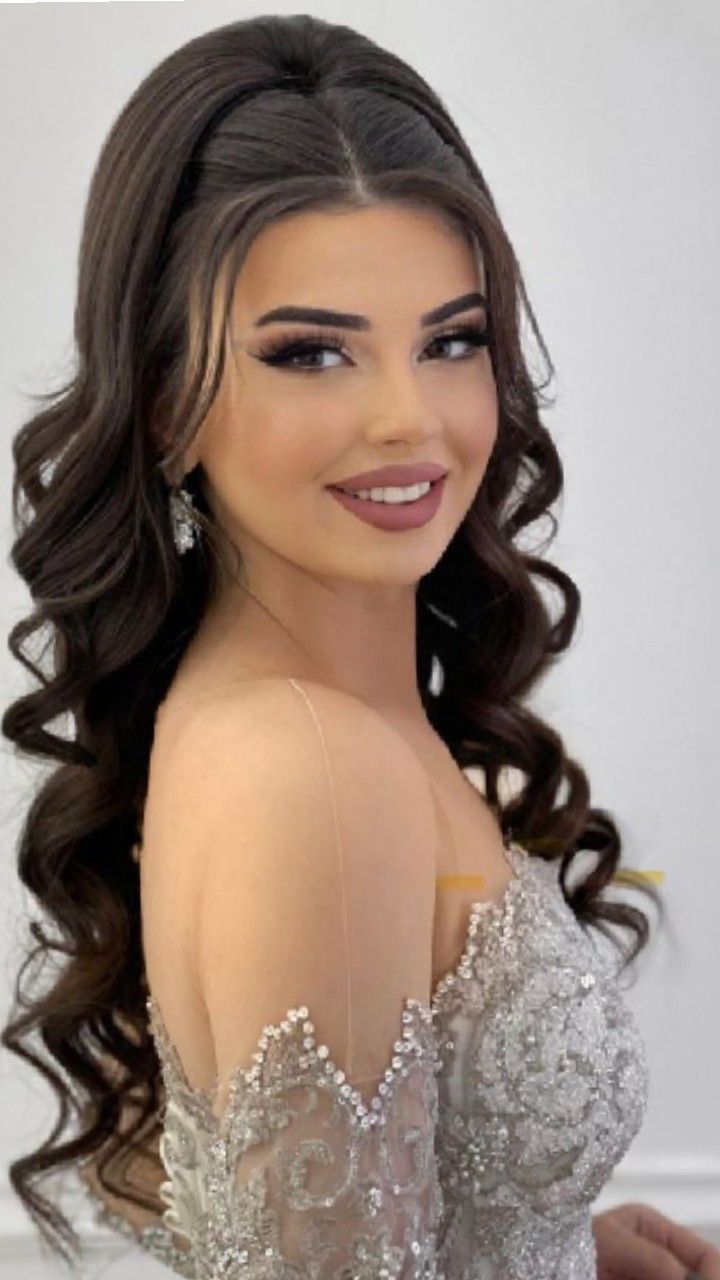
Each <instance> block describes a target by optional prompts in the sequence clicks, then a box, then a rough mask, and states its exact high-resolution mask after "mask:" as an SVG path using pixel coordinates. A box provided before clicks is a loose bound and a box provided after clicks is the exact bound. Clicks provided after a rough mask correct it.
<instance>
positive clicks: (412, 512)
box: [327, 472, 447, 532]
mask: <svg viewBox="0 0 720 1280" xmlns="http://www.w3.org/2000/svg"><path fill="white" fill-rule="evenodd" d="M446 475H447V473H446V472H445V473H443V474H441V476H440V478H439V479H438V480H436V481H435V483H434V484H432V485H431V487H430V489H429V491H428V492H427V493H425V494H423V496H422V497H421V498H416V499H415V500H414V501H410V502H373V500H372V498H354V497H353V496H352V495H351V494H349V493H345V492H344V490H342V489H336V488H334V487H332V486H329V485H328V486H327V489H328V493H331V494H332V496H333V498H335V499H336V501H337V502H339V503H340V505H341V506H343V507H345V509H346V511H350V512H352V514H353V515H354V516H357V517H358V518H359V519H360V520H364V521H365V523H366V524H371V525H374V526H375V528H376V529H386V530H388V531H391V532H396V531H399V530H401V529H416V528H417V527H418V526H419V525H423V524H427V522H428V520H432V518H433V516H434V515H435V512H436V511H437V509H438V507H439V506H440V502H441V499H442V495H443V491H444V488H445V479H446ZM386 483H387V482H386ZM395 483H397V481H396V482H395ZM406 483H407V482H406ZM411 483H418V481H414V482H411ZM359 487H361V488H365V487H367V488H372V487H373V486H372V485H368V486H365V485H362V486H359ZM400 487H404V486H400Z"/></svg>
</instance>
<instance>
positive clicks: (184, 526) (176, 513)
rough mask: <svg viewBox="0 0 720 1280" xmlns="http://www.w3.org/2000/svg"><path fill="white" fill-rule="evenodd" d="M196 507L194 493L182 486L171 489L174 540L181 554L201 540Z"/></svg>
mask: <svg viewBox="0 0 720 1280" xmlns="http://www.w3.org/2000/svg"><path fill="white" fill-rule="evenodd" d="M196 514H197V510H196V507H195V505H194V503H193V500H192V494H191V493H189V492H188V490H187V489H183V488H182V486H180V487H179V488H174V489H171V490H170V519H171V523H172V534H173V541H174V543H175V546H176V547H177V549H178V551H179V552H180V555H184V554H185V552H186V551H189V550H190V548H191V547H192V546H193V545H194V544H195V542H196V541H197V542H199V541H200V527H199V525H198V523H197V521H196V519H195V516H196Z"/></svg>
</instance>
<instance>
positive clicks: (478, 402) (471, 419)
mask: <svg viewBox="0 0 720 1280" xmlns="http://www.w3.org/2000/svg"><path fill="white" fill-rule="evenodd" d="M452 422H453V436H454V442H455V452H456V454H457V457H458V458H459V460H460V462H461V463H462V464H463V465H464V466H465V467H467V468H468V469H469V470H473V469H475V470H477V469H481V470H482V469H484V468H485V466H486V465H487V462H488V459H489V458H490V455H491V453H492V451H493V447H494V445H495V441H496V439H497V433H498V401H497V393H496V388H495V383H494V381H492V380H491V379H490V378H485V379H483V381H482V383H481V384H480V385H479V386H475V387H474V388H473V391H472V394H465V395H464V396H463V397H462V398H461V399H458V401H457V403H456V405H455V407H454V413H453V416H452Z"/></svg>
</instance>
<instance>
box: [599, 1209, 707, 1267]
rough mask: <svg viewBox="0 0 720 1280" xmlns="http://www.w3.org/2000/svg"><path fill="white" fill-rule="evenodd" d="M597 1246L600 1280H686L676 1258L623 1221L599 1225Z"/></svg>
mask: <svg viewBox="0 0 720 1280" xmlns="http://www.w3.org/2000/svg"><path fill="white" fill-rule="evenodd" d="M597 1246H598V1248H597V1262H598V1267H597V1274H598V1280H686V1276H687V1268H686V1267H685V1266H683V1264H682V1263H680V1262H678V1261H677V1258H673V1257H672V1255H671V1254H669V1253H668V1252H667V1250H666V1249H664V1248H663V1246H662V1245H658V1244H654V1243H653V1242H652V1241H650V1240H645V1239H643V1237H642V1236H640V1235H638V1234H637V1233H636V1232H635V1231H633V1230H631V1229H630V1228H629V1227H626V1226H624V1225H623V1224H622V1223H620V1222H617V1221H615V1222H606V1223H604V1224H602V1225H601V1226H600V1228H599V1233H598V1236H597Z"/></svg>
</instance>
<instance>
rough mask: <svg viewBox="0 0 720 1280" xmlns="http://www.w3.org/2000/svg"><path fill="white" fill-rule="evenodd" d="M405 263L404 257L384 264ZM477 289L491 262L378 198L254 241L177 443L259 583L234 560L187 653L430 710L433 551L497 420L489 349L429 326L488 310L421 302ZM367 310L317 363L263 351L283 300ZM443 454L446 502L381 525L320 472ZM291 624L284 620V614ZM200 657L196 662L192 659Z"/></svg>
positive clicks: (297, 328) (430, 218) (470, 484)
mask: <svg viewBox="0 0 720 1280" xmlns="http://www.w3.org/2000/svg"><path fill="white" fill-rule="evenodd" d="M388 264H392V269H391V270H389V269H388ZM477 289H479V290H480V292H481V293H484V289H485V280H484V273H483V269H482V264H481V263H479V262H478V261H477V259H476V256H475V254H474V252H473V250H472V249H471V247H470V245H469V244H468V243H467V241H466V240H465V238H464V237H462V236H461V235H460V234H459V233H458V232H457V231H456V230H455V229H453V228H451V227H449V226H448V225H447V224H446V223H445V222H444V220H442V219H441V218H440V217H439V216H437V215H435V214H434V213H430V212H428V211H426V210H418V211H415V210H409V209H408V208H406V207H403V208H399V207H397V206H392V205H389V204H388V205H383V206H380V207H373V208H369V209H363V210H360V211H352V212H348V211H343V212H332V213H331V212H326V211H323V212H322V213H319V212H313V213H307V214H302V215H293V216H292V217H289V218H286V219H281V220H278V221H277V222H275V223H274V224H272V225H271V226H270V227H268V228H266V229H265V230H264V231H263V232H262V233H261V234H260V235H259V236H258V238H257V239H256V240H255V241H254V242H253V244H252V246H251V248H250V251H249V253H248V255H247V257H246V260H245V262H244V263H243V267H242V270H241V274H240V277H239V279H238V282H237V287H236V292H235V296H234V300H233V311H232V322H233V339H232V345H231V347H230V353H229V354H230V357H231V358H230V359H228V361H227V363H226V366H225V371H224V376H223V380H222V384H221V386H220V388H219V391H218V394H217V396H216V397H215V400H214V402H213V405H212V407H211V410H210V412H209V413H208V415H207V416H206V418H205V420H204V422H203V424H202V425H201V427H200V430H199V431H198V433H197V434H196V436H195V439H194V440H193V442H192V445H191V446H190V448H189V449H188V450H187V452H186V455H185V459H184V470H185V471H188V470H190V469H191V468H192V467H193V466H195V464H196V463H197V462H198V461H199V462H201V463H202V466H203V469H204V471H205V473H206V476H207V479H208V483H209V487H210V494H209V496H210V504H211V507H212V509H213V513H214V515H215V517H216V518H217V519H218V520H219V521H220V522H221V523H222V524H223V526H224V527H225V528H226V530H227V531H228V532H229V534H230V536H231V538H232V539H233V541H234V542H235V543H236V544H237V545H238V546H239V548H240V551H241V554H242V558H243V564H244V573H245V574H246V585H247V586H249V588H250V589H251V591H252V593H253V595H255V596H257V597H258V598H259V599H260V600H261V601H262V602H263V604H264V605H266V606H267V608H268V609H269V610H270V611H271V613H272V614H274V615H275V617H276V618H277V619H278V620H279V622H275V621H274V620H273V618H272V617H268V616H267V614H265V613H264V611H263V610H262V608H260V607H259V606H258V605H257V604H256V603H255V602H254V601H253V600H251V599H249V598H248V597H247V595H245V593H244V592H243V590H242V588H241V587H239V586H238V584H237V582H236V581H233V580H232V578H231V577H230V576H229V574H225V573H224V577H223V582H222V586H221V589H220V590H219V591H218V593H217V596H216V599H215V600H214V601H213V602H212V604H211V606H210V608H209V609H208V610H207V612H206V615H205V616H204V618H203V622H202V624H201V627H200V629H199V632H198V633H197V635H196V638H195V643H194V645H193V646H192V651H191V653H190V654H189V655H187V657H188V663H189V662H190V661H192V662H193V663H194V666H195V669H196V670H197V664H198V663H199V662H201V663H202V665H203V666H204V667H205V669H206V670H207V669H209V668H212V669H213V670H214V671H215V672H219V671H222V672H223V673H224V675H225V676H226V675H227V674H228V673H229V672H231V671H232V670H233V669H234V668H235V669H237V666H238V664H239V663H240V661H241V660H242V664H243V666H246V665H247V664H248V663H252V665H253V666H254V667H255V668H256V667H257V666H258V665H260V664H261V665H262V666H263V669H265V668H268V667H269V666H271V665H272V667H273V669H277V670H278V671H283V672H288V673H289V672H292V673H293V674H295V675H297V676H298V677H299V676H301V675H305V676H307V677H308V678H312V679H316V680H318V681H319V682H321V683H325V684H329V685H332V686H333V687H335V688H337V689H341V690H344V691H346V692H348V693H351V694H353V695H355V696H356V697H359V698H361V699H362V700H363V701H365V702H366V703H367V704H368V705H371V706H374V707H375V708H376V709H378V710H381V711H384V712H387V713H391V714H392V713H397V715H399V716H405V717H410V718H412V717H420V716H421V715H422V709H421V705H420V699H419V695H418V691H417V687H416V676H415V591H416V587H417V584H418V581H419V579H420V578H421V577H422V576H423V575H424V574H426V573H428V572H429V571H430V570H431V569H432V568H433V566H434V565H435V564H436V563H437V561H438V560H439V559H440V557H441V555H442V554H443V552H444V550H445V548H446V547H447V545H448V543H449V542H450V540H451V539H452V537H453V535H454V533H455V531H456V529H457V528H458V526H459V525H460V524H461V522H462V520H463V518H464V516H465V514H466V512H467V510H468V507H469V506H470V504H471V502H472V500H473V497H474V496H475V494H476V492H477V489H478V487H479V485H480V483H481V481H482V479H483V476H484V474H485V470H486V468H487V464H488V460H489V458H490V455H491V453H492V449H493V445H494V443H495V439H496V436H497V416H498V411H497V396H496V387H495V380H494V375H493V369H492V363H491V360H490V356H489V353H488V350H487V348H483V347H480V348H478V349H474V348H473V347H472V346H471V345H470V343H468V342H467V341H466V339H464V338H462V339H460V338H458V339H454V340H451V341H448V340H445V341H444V342H442V343H441V342H438V341H436V342H435V344H434V346H433V345H432V339H433V336H434V335H436V334H439V333H440V332H441V331H442V330H446V331H447V330H449V329H452V328H453V327H455V326H457V324H458V323H463V322H468V321H474V322H476V323H478V324H479V325H480V326H484V324H485V313H484V312H483V310H482V309H480V308H477V307H476V308H474V309H473V310H471V311H465V312H463V313H462V314H461V315H457V316H454V317H452V318H451V319H450V320H447V321H445V322H444V323H442V324H436V325H434V326H432V327H431V328H427V329H425V330H423V329H421V327H420V323H419V317H420V315H421V314H422V313H424V312H426V311H429V310H430V309H431V308H433V307H437V306H439V305H440V304H441V303H444V302H446V301H448V300H450V299H452V298H455V297H458V296H459V295H461V294H466V293H468V292H470V291H472V290H477ZM286 303H290V304H297V305H306V306H322V307H329V308H333V309H335V310H341V311H349V312H354V313H360V314H362V315H364V316H366V317H368V319H369V320H370V322H371V326H372V327H371V329H369V330H368V331H367V332H353V331H350V330H348V331H347V332H345V333H344V351H343V353H342V354H340V353H336V352H334V351H328V350H324V351H321V352H319V353H316V355H315V356H313V357H312V358H311V360H310V361H307V360H304V361H299V362H296V363H297V364H301V363H303V362H304V363H305V364H306V365H307V364H310V365H311V366H312V365H317V366H319V370H318V371H314V370H313V371H311V372H302V371H300V370H299V369H295V370H293V369H287V368H285V369H281V368H272V367H270V366H269V365H266V364H263V363H262V362H261V361H260V360H259V359H257V358H256V357H257V355H258V353H259V352H260V351H261V350H262V348H263V346H265V345H267V343H268V341H269V340H270V339H272V338H274V337H276V336H278V334H279V333H281V332H287V333H291V334H292V337H293V339H295V338H300V337H301V336H308V333H309V330H310V329H311V326H308V325H307V324H297V323H294V324H288V323H286V322H283V323H282V324H277V323H274V324H270V325H267V326H266V327H263V328H259V329H257V328H255V327H254V321H255V320H256V318H257V317H258V316H260V315H261V313H263V312H265V311H268V310H270V308H273V307H276V306H280V305H282V304H286ZM418 461H433V462H438V463H441V464H442V465H444V466H446V467H447V468H448V471H449V473H450V474H449V476H448V478H447V480H446V482H445V494H444V496H443V499H442V502H441V504H440V508H439V510H438V512H437V514H436V515H435V517H434V518H433V519H432V520H431V521H430V522H429V523H427V524H425V525H423V526H421V527H419V528H417V529H412V530H404V531H403V532H400V533H388V532H386V531H384V530H379V529H376V528H374V527H372V526H370V525H367V524H365V523H364V522H363V521H361V520H359V519H358V518H357V517H356V516H354V515H352V514H351V513H349V512H348V511H346V510H345V509H344V508H343V507H342V506H341V505H340V504H339V503H338V502H337V501H336V499H335V498H333V496H332V495H331V494H330V493H328V492H327V490H326V489H325V487H324V486H325V485H327V484H330V483H334V482H336V481H338V480H341V479H343V478H344V477H345V476H349V475H352V474H354V473H356V472H360V471H366V470H369V469H370V468H373V467H377V466H382V465H384V464H385V463H390V462H394V463H412V462H418ZM279 623H280V624H282V625H279ZM186 670H187V664H186Z"/></svg>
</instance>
